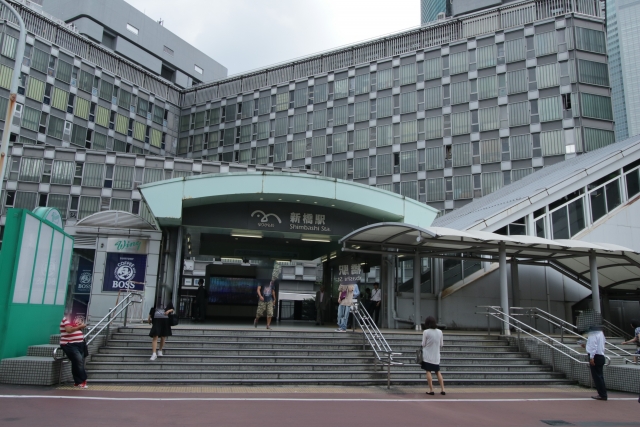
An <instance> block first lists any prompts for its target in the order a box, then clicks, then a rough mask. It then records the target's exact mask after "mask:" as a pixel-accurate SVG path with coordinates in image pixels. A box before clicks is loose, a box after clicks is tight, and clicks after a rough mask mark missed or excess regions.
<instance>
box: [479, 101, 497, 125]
mask: <svg viewBox="0 0 640 427" xmlns="http://www.w3.org/2000/svg"><path fill="white" fill-rule="evenodd" d="M478 121H479V122H480V131H487V130H492V129H499V128H500V107H498V106H496V107H489V108H481V109H480V110H478Z"/></svg>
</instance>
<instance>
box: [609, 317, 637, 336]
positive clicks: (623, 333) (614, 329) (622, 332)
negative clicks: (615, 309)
mask: <svg viewBox="0 0 640 427" xmlns="http://www.w3.org/2000/svg"><path fill="white" fill-rule="evenodd" d="M602 323H603V324H604V327H605V328H606V329H608V330H610V331H611V332H615V333H617V334H620V336H621V337H622V338H627V337H629V338H630V339H631V338H633V335H632V334H630V333H629V332H627V331H625V330H624V329H622V328H619V327H617V326H616V325H614V324H613V323H611V322H609V321H608V320H606V319H602Z"/></svg>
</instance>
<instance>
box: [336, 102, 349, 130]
mask: <svg viewBox="0 0 640 427" xmlns="http://www.w3.org/2000/svg"><path fill="white" fill-rule="evenodd" d="M348 122H349V106H348V105H340V106H337V107H333V125H334V126H341V125H346V124H347V123H348Z"/></svg>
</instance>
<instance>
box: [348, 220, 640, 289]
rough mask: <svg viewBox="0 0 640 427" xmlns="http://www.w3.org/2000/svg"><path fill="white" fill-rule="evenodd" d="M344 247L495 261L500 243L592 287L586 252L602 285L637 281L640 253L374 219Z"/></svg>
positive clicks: (523, 259)
mask: <svg viewBox="0 0 640 427" xmlns="http://www.w3.org/2000/svg"><path fill="white" fill-rule="evenodd" d="M340 243H341V244H342V246H343V248H344V250H345V251H348V252H375V253H388V254H390V255H411V256H413V255H414V254H415V253H416V252H418V253H420V254H422V255H423V256H429V257H435V258H459V259H466V260H481V261H489V262H493V261H497V259H498V253H499V250H500V247H501V246H502V245H504V248H505V250H506V253H507V256H508V257H512V258H515V259H517V260H518V263H522V264H534V265H548V266H550V267H553V268H554V269H556V270H558V271H560V272H561V273H563V274H565V275H567V276H569V277H570V278H572V279H573V280H576V281H577V282H579V283H581V284H583V285H585V286H587V287H590V286H591V273H590V269H589V255H590V254H591V253H593V254H595V255H596V257H597V262H598V283H599V285H600V286H601V287H604V288H613V287H615V288H616V289H636V288H637V287H640V253H638V252H634V251H633V250H632V249H629V248H625V247H622V246H617V245H612V244H606V243H600V244H596V243H589V242H583V241H579V240H547V239H542V238H539V237H534V236H503V235H500V234H495V233H487V232H484V231H459V230H454V229H451V228H443V227H424V228H422V227H417V226H414V225H411V224H399V223H384V222H383V223H378V224H372V225H369V226H366V227H362V228H361V229H359V230H356V231H354V232H352V233H350V234H348V235H347V236H345V237H343V238H342V239H341V240H340Z"/></svg>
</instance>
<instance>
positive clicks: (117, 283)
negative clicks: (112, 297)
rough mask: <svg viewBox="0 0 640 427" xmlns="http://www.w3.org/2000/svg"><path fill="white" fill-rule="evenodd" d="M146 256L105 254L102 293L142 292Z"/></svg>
mask: <svg viewBox="0 0 640 427" xmlns="http://www.w3.org/2000/svg"><path fill="white" fill-rule="evenodd" d="M146 269H147V255H141V254H126V253H125V254H122V253H112V252H108V253H107V262H106V264H105V267H104V281H103V282H102V291H103V292H118V291H119V290H125V291H126V290H129V291H144V281H145V271H146Z"/></svg>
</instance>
